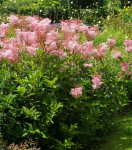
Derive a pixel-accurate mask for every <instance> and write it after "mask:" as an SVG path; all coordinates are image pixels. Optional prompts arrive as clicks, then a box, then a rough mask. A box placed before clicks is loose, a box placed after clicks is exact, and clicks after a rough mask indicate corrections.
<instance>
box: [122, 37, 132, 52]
mask: <svg viewBox="0 0 132 150" xmlns="http://www.w3.org/2000/svg"><path fill="white" fill-rule="evenodd" d="M124 44H125V45H126V48H125V50H127V51H128V52H131V51H132V40H125V43H124Z"/></svg>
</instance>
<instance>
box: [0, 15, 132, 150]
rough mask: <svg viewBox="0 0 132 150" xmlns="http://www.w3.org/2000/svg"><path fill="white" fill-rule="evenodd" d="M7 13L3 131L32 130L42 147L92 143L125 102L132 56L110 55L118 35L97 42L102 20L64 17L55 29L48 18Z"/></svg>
mask: <svg viewBox="0 0 132 150" xmlns="http://www.w3.org/2000/svg"><path fill="white" fill-rule="evenodd" d="M7 19H8V20H9V22H10V23H9V24H4V23H2V24H1V25H0V31H1V32H0V33H1V34H0V39H1V40H0V63H1V65H0V69H1V71H0V89H1V92H0V102H1V107H0V113H1V115H0V116H2V117H1V118H0V119H1V120H2V122H1V123H2V128H1V134H2V135H3V138H4V139H7V138H8V140H9V143H11V142H14V143H15V142H19V141H21V140H23V138H27V137H32V138H33V140H36V139H37V140H38V142H39V147H41V148H42V149H58V150H60V149H62V150H64V149H66V150H67V149H71V148H72V149H80V148H85V149H86V148H87V149H90V148H91V147H92V145H94V144H93V143H96V142H97V143H98V140H99V139H100V138H101V136H102V134H104V132H107V133H108V132H110V130H109V129H110V128H111V126H112V125H113V120H114V115H115V114H116V113H117V112H118V110H120V109H121V108H122V106H124V105H126V104H127V95H126V88H125V87H124V84H122V83H124V80H125V78H127V77H126V75H128V74H129V76H131V75H130V73H128V71H130V68H129V66H130V64H129V63H128V62H129V61H130V60H124V61H121V59H119V60H118V59H117V58H119V57H121V56H122V55H120V56H119V55H118V57H113V55H112V52H113V49H115V47H116V40H115V38H114V39H113V40H114V42H112V46H111V44H108V45H107V43H102V44H100V45H98V46H96V47H95V45H94V39H95V38H96V36H98V35H99V32H98V27H96V26H95V27H91V28H90V27H88V26H86V25H81V23H82V21H81V20H75V19H70V20H65V21H61V25H60V27H59V29H58V28H57V27H53V26H51V20H50V19H49V18H39V17H38V16H33V17H30V16H21V17H20V16H13V15H11V16H10V17H9V18H7ZM113 40H109V41H113ZM109 41H108V42H109ZM114 58H115V59H117V60H115V59H114ZM122 59H123V58H122ZM111 62H112V63H113V64H111ZM115 62H116V63H117V65H118V66H119V67H116V65H115ZM125 63H128V65H126V67H124V66H125ZM122 64H123V66H121V65H122ZM113 66H115V67H113ZM119 72H120V77H118V75H117V74H119ZM127 73H128V74H127ZM7 126H8V128H7Z"/></svg>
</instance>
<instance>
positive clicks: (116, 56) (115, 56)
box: [113, 51, 123, 60]
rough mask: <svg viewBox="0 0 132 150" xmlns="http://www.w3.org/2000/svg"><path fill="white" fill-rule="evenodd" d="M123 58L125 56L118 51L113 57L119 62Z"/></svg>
mask: <svg viewBox="0 0 132 150" xmlns="http://www.w3.org/2000/svg"><path fill="white" fill-rule="evenodd" d="M122 56H123V54H122V53H120V52H118V51H116V52H115V53H114V55H113V57H114V58H115V59H117V60H119V58H121V57H122Z"/></svg>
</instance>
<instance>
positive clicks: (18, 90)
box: [16, 86, 26, 96]
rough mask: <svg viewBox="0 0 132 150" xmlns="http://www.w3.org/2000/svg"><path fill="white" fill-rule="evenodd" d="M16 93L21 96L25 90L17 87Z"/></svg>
mask: <svg viewBox="0 0 132 150" xmlns="http://www.w3.org/2000/svg"><path fill="white" fill-rule="evenodd" d="M16 91H17V92H18V93H19V94H20V96H23V95H24V93H25V91H26V89H25V87H20V86H18V87H17V90H16Z"/></svg>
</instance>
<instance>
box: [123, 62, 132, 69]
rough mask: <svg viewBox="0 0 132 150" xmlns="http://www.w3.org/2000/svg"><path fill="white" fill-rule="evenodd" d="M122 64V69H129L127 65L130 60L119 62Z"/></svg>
mask: <svg viewBox="0 0 132 150" xmlns="http://www.w3.org/2000/svg"><path fill="white" fill-rule="evenodd" d="M121 64H122V71H127V70H128V69H129V65H130V62H127V63H126V62H121Z"/></svg>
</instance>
